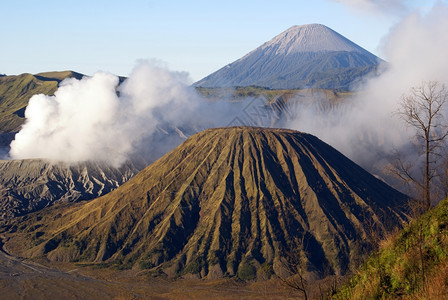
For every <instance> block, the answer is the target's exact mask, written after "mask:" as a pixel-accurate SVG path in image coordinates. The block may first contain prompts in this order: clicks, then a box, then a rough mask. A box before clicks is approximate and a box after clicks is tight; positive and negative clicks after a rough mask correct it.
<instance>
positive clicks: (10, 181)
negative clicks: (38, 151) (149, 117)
mask: <svg viewBox="0 0 448 300" xmlns="http://www.w3.org/2000/svg"><path fill="white" fill-rule="evenodd" d="M137 173H138V169H137V168H136V167H135V166H134V165H133V164H131V163H127V164H125V165H123V166H122V167H120V168H114V167H111V166H107V165H105V164H101V163H95V162H85V163H78V164H75V165H68V164H64V163H56V162H49V161H45V160H39V159H26V160H0V174H1V176H0V223H3V222H6V221H10V220H12V219H13V218H14V217H17V216H20V215H24V214H26V213H29V212H32V211H36V210H39V209H42V208H44V207H47V206H50V205H53V204H54V203H61V202H74V201H81V200H89V199H93V198H96V197H99V196H101V195H104V194H107V193H108V192H110V191H112V190H114V189H116V188H117V187H119V186H120V185H122V184H123V183H125V182H126V181H127V180H129V179H130V178H131V177H132V176H134V175H135V174H137Z"/></svg>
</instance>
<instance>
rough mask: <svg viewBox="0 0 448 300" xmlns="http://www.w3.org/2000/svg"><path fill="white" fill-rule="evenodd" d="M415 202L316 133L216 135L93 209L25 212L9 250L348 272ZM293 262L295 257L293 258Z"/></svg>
mask: <svg viewBox="0 0 448 300" xmlns="http://www.w3.org/2000/svg"><path fill="white" fill-rule="evenodd" d="M405 201H406V197H405V196H404V195H403V194H401V193H399V192H397V191H395V190H394V189H392V188H390V187H389V186H387V185H386V184H384V183H383V182H381V181H379V180H377V179H376V178H375V177H373V176H372V175H370V174H369V173H367V172H366V171H364V170H363V169H362V168H360V167H359V166H357V165H356V164H354V163H353V162H351V161H350V160H349V159H347V158H346V157H344V156H343V155H342V154H341V153H339V152H337V151H336V150H335V149H333V148H332V147H331V146H329V145H327V144H325V143H324V142H322V141H320V140H319V139H317V138H316V137H314V136H311V135H308V134H304V133H300V132H296V131H292V130H282V129H263V128H253V127H233V128H218V129H209V130H205V131H203V132H201V133H198V134H196V135H194V136H192V137H190V138H189V139H187V140H186V141H185V142H184V143H183V144H181V145H180V146H179V147H177V148H176V149H174V150H173V151H171V152H170V153H168V154H166V155H165V156H163V157H162V158H160V159H159V160H157V161H156V162H155V163H153V164H152V165H150V166H148V167H147V168H145V169H144V170H143V171H141V172H140V173H139V174H138V175H136V176H135V177H134V178H132V179H131V180H129V181H128V182H127V183H125V184H124V185H122V186H121V187H120V188H118V189H116V190H115V191H113V192H111V193H109V194H107V195H105V196H103V197H101V198H98V199H95V200H92V201H90V202H88V203H80V204H77V205H74V206H71V207H65V208H64V207H53V208H50V209H47V210H43V211H40V212H37V213H35V214H31V215H28V217H26V218H24V219H22V220H19V221H18V222H17V223H16V224H15V225H14V226H12V227H11V228H10V232H9V234H8V235H7V237H8V241H7V243H6V245H7V247H8V249H10V250H12V251H13V253H15V254H17V255H20V256H24V257H42V256H43V257H46V258H47V259H49V260H52V261H67V262H69V261H72V262H83V263H93V264H97V265H100V266H110V267H112V266H115V267H118V268H137V269H143V270H148V272H151V273H152V274H163V273H165V274H167V275H169V276H174V277H177V276H184V277H185V276H194V277H205V278H216V277H222V276H231V277H232V276H237V277H239V278H241V279H245V280H247V279H254V278H258V279H261V278H266V276H269V275H270V274H272V273H276V274H279V275H282V274H284V273H285V270H284V268H283V266H284V265H285V264H284V263H285V260H287V261H289V260H294V259H296V258H297V255H296V254H298V255H299V257H301V265H302V266H303V272H304V274H306V275H307V276H309V277H310V278H320V277H323V276H325V275H326V274H344V273H346V272H348V271H349V270H350V269H352V268H353V267H354V266H356V265H357V264H358V263H359V261H358V260H359V259H360V255H361V253H363V252H364V251H365V250H366V248H367V247H369V245H368V241H367V239H366V236H367V232H368V227H369V226H370V225H369V224H376V228H377V231H378V233H379V234H384V233H385V232H387V231H388V230H390V229H391V228H392V227H394V226H400V225H401V222H402V221H403V220H404V219H406V217H405V215H404V214H403V211H402V207H403V204H404V202H405ZM291 253H294V254H291Z"/></svg>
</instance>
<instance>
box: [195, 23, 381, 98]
mask: <svg viewBox="0 0 448 300" xmlns="http://www.w3.org/2000/svg"><path fill="white" fill-rule="evenodd" d="M381 62H382V60H381V59H380V58H378V57H377V56H375V55H373V54H372V53H370V52H369V51H367V50H365V49H363V48H362V47H360V46H358V45H356V44H355V43H353V42H352V41H350V40H348V39H347V38H345V37H343V36H342V35H340V34H339V33H337V32H335V31H334V30H332V29H330V28H328V27H326V26H324V25H320V24H310V25H302V26H293V27H291V28H289V29H288V30H286V31H284V32H283V33H281V34H279V35H277V36H276V37H274V38H273V39H271V40H270V41H268V42H266V43H264V44H263V45H261V46H260V47H258V48H257V49H255V50H253V51H252V52H250V53H248V54H246V55H245V56H244V57H242V58H240V59H238V60H237V61H235V62H233V63H231V64H229V65H227V66H225V67H223V68H221V69H220V70H218V71H216V72H214V73H212V74H210V75H208V76H207V77H205V78H203V79H202V80H200V81H198V82H196V83H195V86H198V87H229V86H251V85H254V86H262V87H267V88H271V89H298V88H331V89H345V90H348V89H350V87H352V86H353V85H354V84H355V83H356V82H358V81H359V80H360V79H361V78H362V77H363V76H365V75H366V74H368V73H370V72H372V71H374V70H376V68H377V67H378V65H379V64H380V63H381Z"/></svg>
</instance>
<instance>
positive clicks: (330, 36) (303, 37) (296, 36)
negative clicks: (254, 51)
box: [261, 24, 368, 55]
mask: <svg viewBox="0 0 448 300" xmlns="http://www.w3.org/2000/svg"><path fill="white" fill-rule="evenodd" d="M270 47H274V48H276V51H275V54H277V55H282V54H284V55H287V54H295V53H302V52H303V53H304V52H324V51H347V52H359V53H363V54H365V53H368V52H367V51H366V50H364V49H363V48H361V47H360V46H358V45H356V44H355V43H353V42H351V41H350V40H348V39H347V38H345V37H343V36H342V35H340V34H339V33H337V32H336V31H334V30H332V29H330V28H328V27H327V26H325V25H322V24H308V25H297V26H292V27H291V28H289V29H287V30H285V31H284V32H282V33H280V34H279V35H277V36H275V37H274V38H273V39H271V40H270V41H268V42H267V43H265V44H264V45H262V46H261V48H263V49H265V48H270Z"/></svg>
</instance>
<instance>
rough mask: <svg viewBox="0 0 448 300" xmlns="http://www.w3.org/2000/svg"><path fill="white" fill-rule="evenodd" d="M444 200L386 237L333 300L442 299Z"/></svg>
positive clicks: (446, 239) (446, 228) (446, 250)
mask: <svg viewBox="0 0 448 300" xmlns="http://www.w3.org/2000/svg"><path fill="white" fill-rule="evenodd" d="M446 295H448V199H446V200H443V201H441V202H440V203H439V205H438V206H436V207H435V208H433V209H432V210H430V211H429V212H427V213H426V214H424V215H423V216H422V217H420V218H418V219H415V220H413V221H412V222H411V223H410V224H409V226H407V227H406V228H404V229H403V230H402V231H400V232H398V233H397V234H396V235H392V236H389V237H388V239H386V240H385V241H383V242H382V244H381V247H380V249H379V251H377V252H376V253H374V254H372V255H371V256H370V257H369V259H368V260H367V262H366V263H365V264H364V265H363V266H362V267H361V268H360V269H359V270H358V271H357V272H356V273H355V275H354V276H353V278H352V279H351V280H350V282H349V283H348V284H346V285H345V286H344V287H343V288H342V289H341V290H340V291H339V292H338V293H337V294H336V295H334V299H446Z"/></svg>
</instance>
